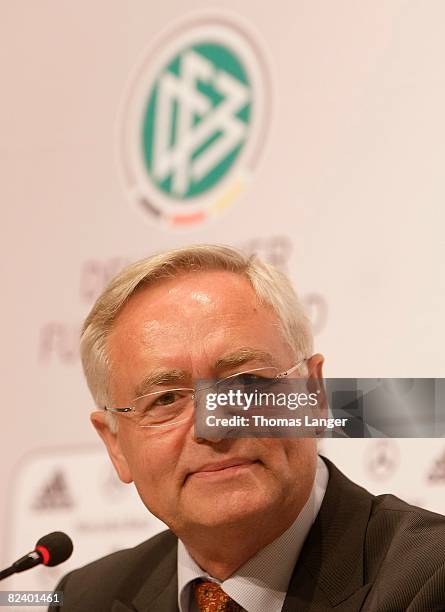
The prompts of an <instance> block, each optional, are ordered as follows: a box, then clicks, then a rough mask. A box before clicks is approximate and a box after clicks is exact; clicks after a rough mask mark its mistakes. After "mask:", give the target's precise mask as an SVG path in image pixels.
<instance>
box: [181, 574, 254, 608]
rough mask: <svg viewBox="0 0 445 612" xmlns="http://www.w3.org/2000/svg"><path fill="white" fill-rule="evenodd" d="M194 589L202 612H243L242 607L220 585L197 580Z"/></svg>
mask: <svg viewBox="0 0 445 612" xmlns="http://www.w3.org/2000/svg"><path fill="white" fill-rule="evenodd" d="M193 588H194V590H195V599H196V603H197V604H198V608H199V610H200V612H242V607H241V606H240V605H239V604H237V603H236V601H233V599H232V598H231V597H229V596H228V595H227V593H224V591H223V590H222V588H221V587H220V586H219V584H215V583H214V582H203V581H202V580H197V581H196V582H194V584H193Z"/></svg>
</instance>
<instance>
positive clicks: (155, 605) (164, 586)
mask: <svg viewBox="0 0 445 612" xmlns="http://www.w3.org/2000/svg"><path fill="white" fill-rule="evenodd" d="M163 553H164V554H163V556H162V557H161V558H159V559H158V560H153V559H151V560H150V567H144V568H141V572H140V573H139V576H135V577H134V580H135V581H137V580H140V583H142V587H141V588H140V589H139V590H138V591H137V593H136V595H135V596H134V598H133V599H132V601H131V602H130V601H127V600H126V598H121V599H119V600H115V601H114V603H113V607H112V609H111V612H130V611H131V612H135V611H136V612H159V611H160V610H162V612H178V576H177V539H176V537H175V536H173V534H172V537H171V542H170V543H169V544H168V546H167V548H166V549H165V550H164V551H163ZM147 570H148V571H149V574H148V577H147V578H145V580H144V574H145V575H147Z"/></svg>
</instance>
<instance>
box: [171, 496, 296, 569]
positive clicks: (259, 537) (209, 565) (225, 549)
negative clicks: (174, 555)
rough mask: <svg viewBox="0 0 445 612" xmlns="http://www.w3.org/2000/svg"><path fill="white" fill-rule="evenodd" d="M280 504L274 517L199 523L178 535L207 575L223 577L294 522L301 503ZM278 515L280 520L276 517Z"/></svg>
mask: <svg viewBox="0 0 445 612" xmlns="http://www.w3.org/2000/svg"><path fill="white" fill-rule="evenodd" d="M303 505H304V504H302V505H301V507H295V506H293V507H292V508H289V509H288V510H287V512H286V509H284V508H282V509H281V511H280V513H279V514H275V515H274V517H272V518H271V517H270V516H269V515H267V518H265V516H262V517H255V518H251V519H250V520H249V521H248V522H247V524H245V525H239V524H237V525H236V526H234V525H229V526H220V527H209V528H205V527H202V526H201V527H199V529H196V531H195V530H193V531H191V532H189V533H187V535H185V536H181V537H180V539H181V540H182V542H183V543H184V545H185V546H186V548H187V550H188V552H189V554H190V555H191V556H192V557H193V559H194V560H195V562H196V563H197V564H198V565H199V566H200V567H201V568H202V569H203V570H204V571H205V572H206V573H207V574H209V575H210V576H212V577H213V578H216V579H218V580H221V581H223V580H226V579H227V578H228V577H229V576H231V575H232V574H233V573H234V572H236V570H237V569H238V568H240V567H241V566H242V565H244V563H246V562H247V561H248V560H249V559H251V558H252V557H253V556H254V555H256V554H257V553H258V552H259V551H260V550H262V549H263V548H264V547H265V546H267V545H268V544H270V543H271V542H273V541H274V540H275V539H276V538H278V537H279V536H280V535H282V534H283V533H284V532H285V531H286V530H287V529H289V527H290V526H291V525H292V524H293V522H294V521H295V519H296V518H297V516H298V515H299V513H300V511H301V509H302V507H303ZM277 516H279V520H277Z"/></svg>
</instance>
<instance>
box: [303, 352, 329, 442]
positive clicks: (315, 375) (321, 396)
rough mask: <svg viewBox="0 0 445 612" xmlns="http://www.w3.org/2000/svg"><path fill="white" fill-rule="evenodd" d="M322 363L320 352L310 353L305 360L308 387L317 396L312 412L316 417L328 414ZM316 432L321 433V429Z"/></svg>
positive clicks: (322, 358)
mask: <svg viewBox="0 0 445 612" xmlns="http://www.w3.org/2000/svg"><path fill="white" fill-rule="evenodd" d="M323 363H324V357H323V355H321V354H320V353H316V354H315V355H312V357H311V358H310V359H308V362H307V367H308V388H309V391H310V392H311V393H316V394H317V396H318V405H317V414H316V415H315V414H314V416H318V417H327V415H328V402H327V397H326V389H325V386H324V381H323ZM318 433H321V431H319V432H318Z"/></svg>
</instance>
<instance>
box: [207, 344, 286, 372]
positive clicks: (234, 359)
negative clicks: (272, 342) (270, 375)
mask: <svg viewBox="0 0 445 612" xmlns="http://www.w3.org/2000/svg"><path fill="white" fill-rule="evenodd" d="M249 361H259V362H261V363H264V364H265V365H268V366H273V367H278V363H277V361H276V360H275V358H274V357H273V355H272V354H271V353H268V352H267V351H261V350H259V349H254V348H251V347H249V346H244V347H242V348H239V349H237V350H236V351H233V353H229V354H228V355H224V357H220V358H219V359H217V360H216V361H215V363H214V366H213V367H214V368H215V370H224V369H227V368H231V367H236V366H240V365H244V364H246V363H249Z"/></svg>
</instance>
